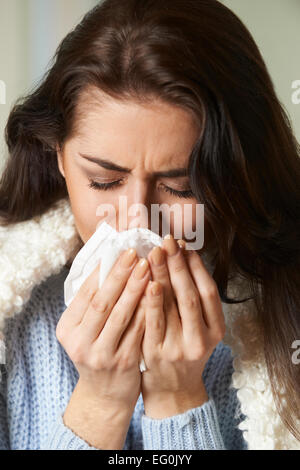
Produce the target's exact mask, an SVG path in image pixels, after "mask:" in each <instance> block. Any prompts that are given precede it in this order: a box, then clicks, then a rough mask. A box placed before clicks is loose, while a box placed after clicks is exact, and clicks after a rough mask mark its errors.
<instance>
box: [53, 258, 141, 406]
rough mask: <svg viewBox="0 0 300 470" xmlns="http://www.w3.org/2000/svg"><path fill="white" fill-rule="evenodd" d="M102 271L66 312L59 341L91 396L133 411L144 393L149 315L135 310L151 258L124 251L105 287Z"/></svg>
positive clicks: (93, 275)
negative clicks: (100, 281)
mask: <svg viewBox="0 0 300 470" xmlns="http://www.w3.org/2000/svg"><path fill="white" fill-rule="evenodd" d="M99 268H100V264H99V265H98V266H97V268H96V269H95V270H94V271H93V272H92V273H91V275H90V276H89V277H88V278H87V279H86V280H85V282H84V283H83V284H82V286H81V287H80V289H79V291H78V293H77V295H76V296H75V298H74V299H73V301H72V302H71V304H70V305H69V307H68V308H67V309H66V310H65V311H64V312H63V314H62V316H61V318H60V320H59V322H58V324H57V327H56V337H57V339H58V341H59V343H60V344H61V345H62V346H63V348H64V349H65V351H66V353H67V354H68V356H69V357H70V359H71V360H72V362H73V363H74V365H75V367H76V369H77V370H78V372H79V381H78V382H80V384H81V387H82V386H83V388H84V390H86V391H87V393H88V394H89V396H93V397H97V401H98V400H99V403H101V404H103V405H105V406H106V405H107V406H112V407H117V409H120V407H126V409H128V408H129V409H132V411H133V410H134V407H135V404H136V401H137V399H138V397H139V394H140V386H141V373H140V369H139V359H140V354H141V341H142V338H143V334H144V329H145V319H144V315H143V314H139V315H135V314H134V312H135V309H136V306H137V304H138V302H139V300H140V298H141V296H142V294H143V292H144V290H145V288H146V287H147V284H148V281H149V280H150V269H149V264H148V261H147V260H146V259H142V260H140V261H139V262H138V258H137V254H136V251H135V250H134V249H131V250H127V251H126V252H123V253H122V254H121V255H120V257H119V258H118V259H117V261H116V262H115V264H114V266H113V267H112V269H111V271H110V273H109V274H108V276H107V278H106V279H105V281H104V283H103V285H102V286H101V288H100V289H99V288H98V279H99ZM100 269H101V268H100Z"/></svg>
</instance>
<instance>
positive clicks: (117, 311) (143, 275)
mask: <svg viewBox="0 0 300 470" xmlns="http://www.w3.org/2000/svg"><path fill="white" fill-rule="evenodd" d="M149 280H150V269H149V263H148V261H147V260H146V259H141V260H140V261H139V263H138V264H137V266H136V267H135V269H134V271H133V272H132V274H131V276H130V278H129V280H128V282H127V285H126V287H125V289H124V290H123V292H122V294H121V296H120V298H119V300H118V301H117V303H116V305H115V306H114V308H113V309H112V311H111V314H110V315H109V317H108V319H107V321H106V323H105V325H104V327H103V330H102V331H101V334H99V336H98V337H97V338H96V340H95V343H97V342H98V344H99V346H100V344H101V347H102V348H105V350H106V351H107V352H108V353H109V354H111V355H113V354H115V352H116V350H117V349H118V346H119V342H120V340H121V337H122V335H123V334H124V332H125V330H126V329H127V327H128V325H129V323H130V321H131V319H132V316H133V314H134V311H135V309H136V307H137V305H138V302H139V300H140V298H141V297H142V295H143V292H144V290H145V288H146V285H147V284H148V282H149Z"/></svg>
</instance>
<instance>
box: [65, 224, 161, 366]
mask: <svg viewBox="0 0 300 470" xmlns="http://www.w3.org/2000/svg"><path fill="white" fill-rule="evenodd" d="M162 244H163V239H162V238H161V237H160V236H159V235H157V234H156V233H154V232H152V231H151V230H148V229H145V228H132V229H130V230H127V231H123V232H117V231H116V230H115V229H114V228H112V227H111V226H110V225H109V224H107V223H106V222H103V223H102V224H101V225H100V226H99V227H98V229H97V230H96V232H95V233H94V234H93V236H92V237H91V238H90V239H89V240H88V241H87V243H86V244H85V245H84V246H83V248H82V249H81V250H80V251H79V252H78V254H77V256H76V257H75V259H74V261H73V263H72V266H71V269H70V272H69V274H68V276H67V278H66V280H65V283H64V295H65V304H66V306H67V307H68V306H69V305H70V303H71V302H72V300H73V299H74V297H75V295H76V293H77V292H78V290H79V288H80V286H81V285H82V284H83V282H84V281H85V280H86V279H87V277H88V276H89V275H90V274H91V273H92V271H94V269H95V268H96V266H97V265H98V264H99V261H100V260H101V267H100V273H99V288H100V287H101V286H102V284H103V282H104V280H105V278H106V277H107V275H108V274H109V272H110V270H111V268H112V266H113V265H114V263H115V261H116V259H117V258H118V257H119V255H120V253H121V251H123V250H127V249H128V248H135V250H136V252H137V255H138V256H139V257H140V258H147V256H148V254H149V253H150V251H151V250H152V248H154V247H155V246H162ZM145 370H146V366H145V363H144V359H143V356H142V354H141V358H140V371H141V372H144V371H145Z"/></svg>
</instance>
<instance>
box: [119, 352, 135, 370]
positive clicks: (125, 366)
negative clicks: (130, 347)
mask: <svg viewBox="0 0 300 470" xmlns="http://www.w3.org/2000/svg"><path fill="white" fill-rule="evenodd" d="M133 362H134V361H133V359H132V355H131V354H128V353H127V352H126V353H122V354H121V355H120V357H119V360H118V368H119V369H121V370H122V371H123V370H124V371H126V370H129V369H131V368H132V366H133Z"/></svg>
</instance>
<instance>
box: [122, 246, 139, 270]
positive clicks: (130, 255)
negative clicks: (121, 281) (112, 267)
mask: <svg viewBox="0 0 300 470" xmlns="http://www.w3.org/2000/svg"><path fill="white" fill-rule="evenodd" d="M135 259H136V251H135V249H134V248H130V249H129V250H127V251H126V252H125V253H124V255H123V258H122V261H121V266H122V267H123V268H130V267H131V266H132V265H133V263H134V261H135Z"/></svg>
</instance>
